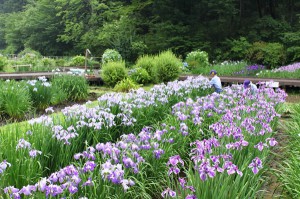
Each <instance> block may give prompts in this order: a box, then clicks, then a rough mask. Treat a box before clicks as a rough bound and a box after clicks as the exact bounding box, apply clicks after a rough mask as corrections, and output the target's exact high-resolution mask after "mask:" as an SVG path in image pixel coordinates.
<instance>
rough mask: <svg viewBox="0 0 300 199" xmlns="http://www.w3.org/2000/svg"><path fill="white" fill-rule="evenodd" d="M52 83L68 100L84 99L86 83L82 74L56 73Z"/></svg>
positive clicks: (86, 92)
mask: <svg viewBox="0 0 300 199" xmlns="http://www.w3.org/2000/svg"><path fill="white" fill-rule="evenodd" d="M52 85H53V86H54V87H55V88H60V89H61V90H62V91H64V92H65V93H66V95H67V100H69V101H79V100H84V99H86V98H87V96H88V83H87V81H86V79H85V78H84V77H82V76H76V75H57V76H55V77H54V78H53V79H52Z"/></svg>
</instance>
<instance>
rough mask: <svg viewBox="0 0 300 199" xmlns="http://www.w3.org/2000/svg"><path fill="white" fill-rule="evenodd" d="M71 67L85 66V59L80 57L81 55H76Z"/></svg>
mask: <svg viewBox="0 0 300 199" xmlns="http://www.w3.org/2000/svg"><path fill="white" fill-rule="evenodd" d="M70 65H71V66H84V65H85V57H84V56H81V55H77V56H75V57H73V58H72V60H71V63H70Z"/></svg>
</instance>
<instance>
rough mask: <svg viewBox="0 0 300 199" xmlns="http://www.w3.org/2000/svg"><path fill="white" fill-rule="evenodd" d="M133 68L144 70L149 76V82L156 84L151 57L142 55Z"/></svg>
mask: <svg viewBox="0 0 300 199" xmlns="http://www.w3.org/2000/svg"><path fill="white" fill-rule="evenodd" d="M135 68H143V69H145V70H146V71H147V73H148V74H149V76H150V81H151V82H153V83H155V82H157V73H156V69H155V65H154V57H153V56H149V55H144V56H142V57H139V58H138V60H137V62H136V64H135Z"/></svg>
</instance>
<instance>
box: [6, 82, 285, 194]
mask: <svg viewBox="0 0 300 199" xmlns="http://www.w3.org/2000/svg"><path fill="white" fill-rule="evenodd" d="M176 85H177V84H171V85H170V87H169V88H168V89H161V87H159V88H156V89H153V90H152V91H151V92H152V93H156V95H155V96H159V97H153V95H152V94H151V93H146V92H142V91H138V92H137V94H135V93H131V94H128V95H125V96H122V95H115V96H114V97H113V98H110V96H105V97H102V98H100V99H99V102H100V104H101V105H103V106H104V107H102V108H99V110H98V111H96V110H95V108H91V109H88V108H86V107H82V106H77V107H73V108H68V109H67V110H65V112H64V114H65V116H64V117H68V118H69V119H68V118H64V119H65V120H66V121H67V122H66V124H67V123H69V122H71V121H73V122H74V123H75V124H77V125H79V126H78V127H77V126H75V125H74V126H73V128H71V126H68V125H66V126H65V127H64V130H63V129H61V128H58V127H57V126H56V127H55V125H53V123H55V121H54V120H50V119H49V118H48V117H44V118H39V119H37V120H34V121H31V123H32V124H33V125H34V127H36V128H37V129H39V130H42V129H48V128H49V127H47V126H48V125H50V126H52V127H55V128H54V130H55V131H52V132H51V130H48V131H49V135H47V137H46V141H44V142H43V143H40V145H39V146H40V147H42V146H43V147H44V144H46V143H48V145H47V147H49V148H50V144H49V143H51V144H52V145H53V146H52V149H53V150H58V151H59V150H61V151H59V153H58V154H57V155H58V156H56V158H55V159H60V158H62V159H64V158H65V156H68V155H70V154H66V153H72V152H73V154H71V155H72V156H73V155H74V156H73V158H74V159H73V160H70V161H69V162H65V163H67V164H66V165H64V166H62V165H63V164H59V165H61V166H62V168H61V169H57V171H56V172H52V173H50V174H49V175H48V177H47V178H41V179H40V180H38V177H35V176H31V177H35V178H34V179H30V180H28V184H29V185H26V183H24V184H23V185H22V186H20V184H19V185H17V183H13V182H11V181H9V180H8V179H9V177H12V175H11V174H10V173H12V172H14V169H15V166H14V164H15V163H13V162H12V161H10V160H8V159H7V160H6V162H5V163H3V165H4V164H5V165H7V166H6V167H5V169H4V171H3V174H2V176H1V177H2V178H3V179H1V183H2V186H4V185H5V186H7V187H6V188H4V192H5V193H6V194H7V196H8V197H16V198H17V197H18V196H20V195H21V196H23V195H35V196H36V197H39V198H44V197H55V196H59V197H69V196H70V197H75V198H81V197H82V198H84V197H88V198H108V197H119V198H132V197H137V198H157V197H159V196H160V193H162V195H163V197H174V196H175V195H177V196H178V195H179V196H180V197H182V198H196V197H198V198H202V197H204V198H222V197H223V198H224V197H227V196H230V197H232V198H236V197H242V198H243V196H246V197H247V196H249V197H251V196H254V195H255V194H256V191H257V190H258V189H259V187H260V185H261V180H260V178H261V174H262V171H263V169H262V168H261V166H262V161H263V160H265V159H266V157H267V154H268V150H266V149H267V148H266V147H270V146H273V145H275V144H276V141H275V140H274V139H273V138H272V133H273V130H272V127H274V125H276V118H278V116H279V115H278V114H277V113H276V111H275V110H276V108H277V106H278V105H279V103H281V102H283V101H284V98H285V97H286V94H285V93H284V92H282V91H280V90H278V91H277V92H274V91H273V90H272V89H262V90H260V91H259V92H258V95H257V96H252V95H250V94H249V93H244V92H243V91H242V86H233V87H232V88H225V89H224V90H225V91H224V93H223V94H221V95H219V94H211V95H208V96H206V97H199V98H197V99H196V98H195V101H194V100H192V99H187V100H186V98H187V97H188V96H192V95H190V94H191V93H193V91H194V89H191V92H189V89H188V88H190V87H177V86H176ZM204 85H206V84H204ZM190 86H191V87H193V86H195V84H190ZM171 88H172V89H171ZM200 88H203V87H200ZM170 89H171V90H170ZM179 91H180V92H179ZM186 92H188V93H189V95H186ZM174 93H177V94H178V93H179V95H176V96H174V95H173V94H174ZM200 93H201V92H200ZM194 94H195V95H196V94H197V93H196V92H195V93H194ZM138 96H143V98H142V99H147V100H142V99H140V98H139V97H138ZM145 96H146V97H145ZM184 98H185V99H184ZM108 99H113V100H108ZM125 99H126V100H125ZM175 99H178V100H180V101H182V102H179V103H177V104H175V105H174V103H173V104H172V105H173V108H172V112H171V111H170V112H169V113H166V116H165V117H163V118H161V120H162V122H159V120H154V123H153V124H152V125H151V126H150V127H146V126H144V128H142V130H138V128H136V129H135V128H130V129H128V131H127V132H126V131H125V130H126V128H127V127H128V126H131V124H137V123H139V121H143V120H142V119H144V118H147V117H145V116H143V114H144V113H146V111H143V109H145V108H149V107H151V109H154V110H155V111H157V112H155V114H154V116H156V117H158V116H159V115H158V114H162V112H161V111H162V109H161V107H160V106H159V105H160V104H161V106H164V107H166V106H170V104H169V103H167V102H166V101H169V100H172V102H175ZM124 100H125V101H126V102H125V101H124ZM129 108H131V109H129ZM156 108H157V109H156ZM135 109H136V111H129V110H135ZM90 110H92V111H91V112H90ZM96 113H99V115H100V116H101V117H98V115H97V114H96ZM120 113H121V114H122V115H121V116H120V117H118V116H117V115H118V114H120ZM137 113H141V116H140V115H138V114H137ZM106 114H112V115H114V117H113V118H112V116H111V115H106ZM95 116H96V118H95ZM125 116H127V117H125ZM154 116H153V117H150V118H151V119H154V118H155V117H154ZM99 118H111V119H107V120H104V119H102V120H101V119H99ZM124 118H126V119H124ZM141 118H142V119H141ZM60 119H61V118H60ZM78 119H80V120H78ZM115 119H116V120H115ZM134 119H135V120H134ZM117 120H118V122H119V123H118V125H117V126H116V128H115V129H114V131H110V128H114V125H115V124H116V123H117V122H115V121H117ZM41 121H43V124H44V125H42V126H41V125H40V124H37V123H36V122H41ZM79 121H80V122H79ZM128 121H129V124H130V125H128ZM77 122H79V123H77ZM98 122H100V124H101V125H100V127H101V128H100V129H101V130H103V131H98V130H99V129H98V127H99V125H95V123H98ZM114 122H115V123H114ZM122 122H123V123H122ZM106 123H107V124H106ZM149 123H150V122H149ZM104 124H105V125H104ZM155 124H156V125H155ZM82 125H83V126H82ZM124 127H126V128H124ZM81 128H85V129H87V131H86V132H89V133H90V134H92V135H90V136H91V138H93V139H95V140H93V142H88V141H87V142H86V144H85V145H84V146H85V150H81V151H77V152H74V151H76V150H73V149H74V148H76V147H77V145H78V144H80V142H75V140H76V139H77V138H78V137H80V136H82V134H83V132H80V131H78V129H81ZM74 129H75V131H74ZM104 129H106V130H108V132H109V135H111V134H113V133H116V132H117V133H116V134H115V135H117V134H118V129H122V133H121V134H123V133H124V134H123V135H121V136H120V138H119V139H118V140H116V139H115V140H113V139H111V140H110V141H111V142H106V141H105V140H104V141H100V142H99V141H98V142H97V140H98V139H100V138H101V136H103V134H104V132H105V131H104ZM264 129H266V130H265V131H263V130H264ZM32 130H33V131H32V132H33V134H32V135H36V136H37V135H38V134H39V133H43V135H46V133H45V132H44V131H40V132H39V133H37V131H34V129H32ZM52 130H53V128H52ZM55 132H58V133H56V134H55ZM52 133H54V134H52ZM72 133H74V134H72ZM97 133H100V135H101V136H99V135H97ZM28 134H31V133H28ZM76 134H78V135H76ZM51 135H55V136H53V137H55V139H58V138H59V139H60V138H62V137H63V136H62V135H64V136H66V137H64V138H63V139H61V141H62V142H57V141H53V140H54V139H51ZM58 135H59V136H58ZM72 137H74V138H73V139H72ZM95 137H97V138H95ZM82 138H83V139H82ZM84 138H86V137H81V142H84V140H85V139H84ZM44 139H45V138H44ZM37 140H40V138H37V139H33V140H32V141H30V143H31V145H30V146H29V144H23V145H22V146H29V147H30V149H31V150H41V151H42V153H43V154H45V153H47V151H46V150H44V149H46V148H43V149H41V148H39V147H37ZM66 141H67V142H66ZM68 142H69V143H70V144H69V143H68ZM21 143H23V141H22V142H21ZM55 143H59V144H57V145H55ZM64 143H65V144H69V145H64ZM190 143H192V145H190ZM12 145H13V144H12ZM13 146H16V145H13ZM66 146H68V147H69V148H65V150H64V151H63V150H62V149H57V148H59V147H66ZM27 148H28V147H27ZM22 149H24V150H23V152H24V153H23V154H22V155H23V158H21V157H20V158H21V159H27V158H26V156H28V155H26V152H27V149H25V148H22ZM77 149H78V150H79V148H77ZM262 149H264V150H262ZM189 151H190V156H189V155H188V154H189ZM29 155H30V154H29ZM51 155H53V154H51ZM2 156H5V155H4V154H2ZM39 157H40V156H37V158H39ZM258 158H259V159H258ZM27 160H28V161H29V162H28V163H34V162H30V161H31V160H32V159H27ZM8 163H9V164H11V165H8ZM8 166H10V167H8ZM248 167H249V168H248ZM3 168H4V166H3ZM31 168H32V167H31ZM42 168H44V167H42ZM41 170H42V169H41ZM225 171H226V173H227V174H225V173H224V172H225ZM252 172H254V173H257V174H256V175H255V176H253V174H251V173H252ZM217 173H219V174H218V175H217ZM177 174H178V175H179V176H180V178H178V177H179V176H178V175H177ZM16 175H18V174H16ZM19 175H20V174H19ZM23 175H24V174H23ZM27 177H28V176H27ZM213 177H214V179H213ZM17 181H18V180H16V181H15V182H17ZM3 182H6V183H9V184H3ZM35 182H36V183H35ZM8 185H14V186H15V187H18V189H17V188H14V187H9V186H8ZM24 185H25V186H24ZM233 185H234V186H233ZM164 189H165V191H164ZM175 190H178V191H176V192H175Z"/></svg>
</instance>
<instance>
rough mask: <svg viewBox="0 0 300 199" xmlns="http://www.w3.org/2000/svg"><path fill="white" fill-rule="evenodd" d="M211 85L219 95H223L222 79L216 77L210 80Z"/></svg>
mask: <svg viewBox="0 0 300 199" xmlns="http://www.w3.org/2000/svg"><path fill="white" fill-rule="evenodd" d="M209 83H210V85H212V86H213V87H214V88H215V91H216V92H217V93H221V92H222V84H221V80H220V78H219V77H218V76H217V75H215V76H214V77H213V78H212V79H211V80H210V82H209Z"/></svg>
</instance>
